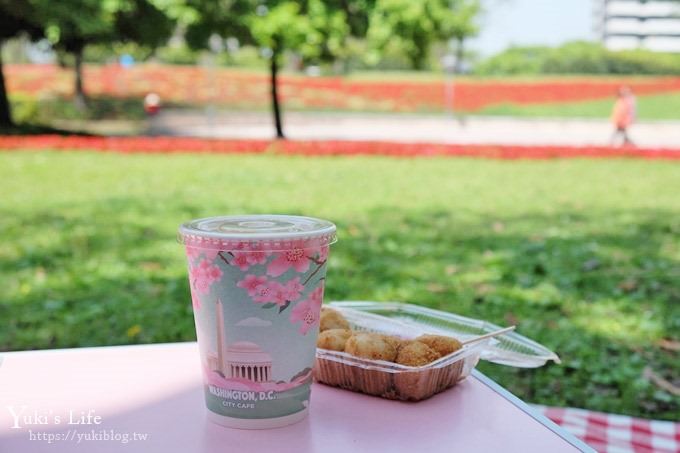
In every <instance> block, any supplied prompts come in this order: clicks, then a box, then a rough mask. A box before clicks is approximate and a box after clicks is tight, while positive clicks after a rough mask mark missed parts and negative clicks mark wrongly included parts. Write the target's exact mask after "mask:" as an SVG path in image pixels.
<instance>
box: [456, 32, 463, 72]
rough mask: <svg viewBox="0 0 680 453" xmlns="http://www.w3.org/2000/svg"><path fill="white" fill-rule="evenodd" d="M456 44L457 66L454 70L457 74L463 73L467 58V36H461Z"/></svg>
mask: <svg viewBox="0 0 680 453" xmlns="http://www.w3.org/2000/svg"><path fill="white" fill-rule="evenodd" d="M457 41H458V42H457V44H456V66H455V67H454V68H453V72H455V73H456V74H462V73H463V58H465V45H464V43H465V38H462V37H459V38H458V40H457Z"/></svg>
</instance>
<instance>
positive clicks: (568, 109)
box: [474, 93, 680, 121]
mask: <svg viewBox="0 0 680 453" xmlns="http://www.w3.org/2000/svg"><path fill="white" fill-rule="evenodd" d="M613 103H614V101H613V99H601V100H596V101H579V102H564V103H550V104H534V105H519V104H503V105H494V106H490V107H486V108H484V109H482V110H481V111H479V112H474V114H476V115H503V116H520V117H557V118H559V117H565V118H597V119H606V118H609V115H610V114H611V110H612V106H613ZM637 104H638V119H639V120H643V121H644V120H678V119H680V93H667V94H658V95H647V96H639V97H638V100H637Z"/></svg>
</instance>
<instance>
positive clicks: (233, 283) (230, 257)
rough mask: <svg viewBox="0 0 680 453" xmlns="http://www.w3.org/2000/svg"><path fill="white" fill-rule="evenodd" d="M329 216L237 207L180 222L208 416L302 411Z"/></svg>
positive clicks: (279, 417)
mask: <svg viewBox="0 0 680 453" xmlns="http://www.w3.org/2000/svg"><path fill="white" fill-rule="evenodd" d="M335 230H336V228H335V225H333V223H331V222H329V221H327V220H322V219H316V218H311V217H302V216H285V215H242V216H223V217H210V218H205V219H198V220H192V221H190V222H187V223H184V224H183V225H182V226H181V227H180V229H179V234H178V238H179V240H180V242H181V243H183V244H184V246H185V248H186V255H187V260H188V268H189V286H190V289H191V302H192V305H193V311H194V321H195V324H196V336H197V340H198V347H199V353H200V358H201V365H202V368H203V378H204V379H203V380H204V393H205V401H206V405H207V408H208V411H207V413H208V417H209V418H210V419H211V420H213V421H215V422H217V423H219V424H221V425H224V426H228V427H233V428H246V429H262V428H275V427H279V426H285V425H288V424H291V423H295V422H297V421H300V420H302V419H303V418H304V417H305V416H306V415H307V413H308V407H309V398H310V390H311V381H312V366H313V363H314V356H315V350H316V338H317V336H318V331H319V317H320V312H321V303H322V301H323V292H324V284H325V281H326V268H327V262H328V251H329V246H330V245H331V244H332V243H334V242H335Z"/></svg>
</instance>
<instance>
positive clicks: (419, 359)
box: [395, 341, 441, 366]
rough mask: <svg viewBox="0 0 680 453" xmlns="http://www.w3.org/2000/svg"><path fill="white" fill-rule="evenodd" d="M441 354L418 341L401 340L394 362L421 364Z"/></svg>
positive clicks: (435, 358)
mask: <svg viewBox="0 0 680 453" xmlns="http://www.w3.org/2000/svg"><path fill="white" fill-rule="evenodd" d="M439 357H441V355H440V354H439V353H438V352H437V351H435V350H434V349H432V348H431V347H429V346H428V345H426V344H425V343H421V342H420V341H407V342H402V344H401V346H400V347H399V351H398V352H397V358H396V360H395V361H396V362H397V363H399V364H401V365H408V366H423V365H427V364H428V363H430V362H433V361H435V360H437V359H438V358H439Z"/></svg>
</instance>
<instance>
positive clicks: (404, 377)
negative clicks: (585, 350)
mask: <svg viewBox="0 0 680 453" xmlns="http://www.w3.org/2000/svg"><path fill="white" fill-rule="evenodd" d="M329 306H331V307H333V308H334V309H336V310H338V311H340V312H341V313H342V314H343V315H344V316H345V318H346V319H347V321H348V322H349V324H350V327H351V328H352V330H355V331H368V332H376V333H383V334H388V335H395V336H398V337H401V338H404V339H412V338H415V337H418V336H420V335H423V334H438V335H446V336H451V337H455V338H457V339H458V340H461V341H465V340H466V339H469V338H472V337H477V336H480V335H483V334H485V333H489V332H493V331H496V330H499V329H500V327H499V326H496V325H494V324H491V323H488V322H486V321H481V320H477V319H472V318H466V317H463V316H458V315H454V314H452V313H446V312H442V311H438V310H433V309H430V308H425V307H419V306H417V305H410V304H404V303H399V302H331V303H330V304H329ZM480 358H481V359H484V360H488V361H491V362H494V363H499V364H504V365H511V366H515V367H525V368H531V367H538V366H542V365H544V364H545V363H546V362H547V361H548V360H553V361H555V362H558V363H559V358H558V357H557V355H556V354H555V353H554V352H552V351H550V350H549V349H547V348H545V347H544V346H541V345H540V344H538V343H536V342H534V341H532V340H529V339H528V338H526V337H523V336H522V335H519V334H517V333H515V332H511V333H508V334H504V335H502V336H500V337H496V338H492V339H486V340H482V341H479V342H475V343H471V344H468V345H464V346H463V348H462V349H460V350H458V351H456V352H454V353H452V354H449V355H447V356H444V357H442V358H440V359H438V360H436V361H434V362H432V363H429V364H427V365H425V366H421V367H410V366H406V365H400V364H397V363H392V362H385V361H381V360H369V359H363V358H360V357H355V356H352V355H350V354H348V353H345V352H337V351H330V350H326V349H317V352H316V361H315V364H314V378H315V379H316V380H317V381H318V382H321V383H324V384H328V385H332V386H335V387H341V388H344V389H348V390H352V391H355V392H361V393H366V394H369V395H376V396H380V397H383V398H388V399H398V400H410V401H419V400H423V399H426V398H429V397H430V396H432V395H434V394H436V393H439V392H441V391H443V390H445V389H447V388H449V387H452V386H453V385H455V384H456V383H457V382H459V381H461V380H462V379H465V378H466V377H467V376H468V375H469V374H470V373H471V372H472V370H473V369H474V367H475V366H476V365H477V363H478V362H479V360H480Z"/></svg>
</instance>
